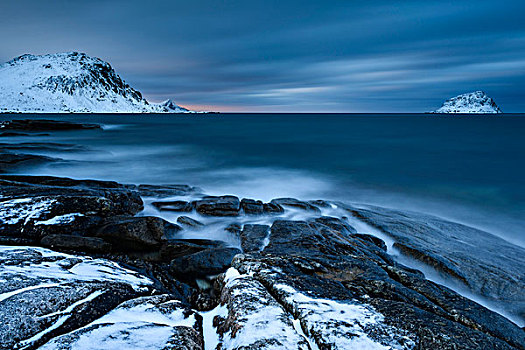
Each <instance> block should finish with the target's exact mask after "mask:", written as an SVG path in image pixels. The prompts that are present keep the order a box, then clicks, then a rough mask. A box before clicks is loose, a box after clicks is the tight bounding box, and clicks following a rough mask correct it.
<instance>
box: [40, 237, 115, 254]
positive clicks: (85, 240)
mask: <svg viewBox="0 0 525 350" xmlns="http://www.w3.org/2000/svg"><path fill="white" fill-rule="evenodd" d="M40 244H41V245H42V246H44V247H47V248H52V249H55V250H58V251H63V250H73V251H80V252H93V253H109V252H110V251H111V244H109V243H108V242H106V241H104V240H103V239H100V238H95V237H82V236H73V235H47V236H44V237H43V238H42V239H41V240H40Z"/></svg>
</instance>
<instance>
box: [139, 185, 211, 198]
mask: <svg viewBox="0 0 525 350" xmlns="http://www.w3.org/2000/svg"><path fill="white" fill-rule="evenodd" d="M137 191H138V192H139V193H140V195H141V196H144V197H158V198H163V197H173V196H189V195H191V194H196V193H199V192H201V190H200V189H199V188H197V187H191V186H188V185H139V186H137Z"/></svg>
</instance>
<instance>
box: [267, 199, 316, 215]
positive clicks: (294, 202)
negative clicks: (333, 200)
mask: <svg viewBox="0 0 525 350" xmlns="http://www.w3.org/2000/svg"><path fill="white" fill-rule="evenodd" d="M270 203H272V204H278V205H280V206H283V205H284V206H288V207H294V208H299V209H302V210H309V211H314V212H316V213H320V212H321V210H319V208H318V207H316V206H315V205H313V204H310V203H308V202H304V201H301V200H298V199H295V198H276V199H272V201H271V202H270Z"/></svg>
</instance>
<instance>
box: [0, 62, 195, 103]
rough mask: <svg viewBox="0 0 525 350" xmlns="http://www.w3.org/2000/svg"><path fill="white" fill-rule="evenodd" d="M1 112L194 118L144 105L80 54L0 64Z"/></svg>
mask: <svg viewBox="0 0 525 350" xmlns="http://www.w3.org/2000/svg"><path fill="white" fill-rule="evenodd" d="M0 112H4V113H192V111H190V110H188V109H186V108H184V107H181V106H178V105H176V104H175V103H174V102H172V101H171V100H167V101H165V102H163V103H160V104H155V103H150V102H148V101H147V100H146V99H145V98H144V97H143V96H142V94H141V93H140V92H139V91H137V90H135V89H134V88H132V87H131V86H129V85H128V84H126V82H125V81H124V80H122V79H121V78H120V76H119V75H118V74H117V73H116V72H115V70H114V69H113V68H112V67H111V65H110V64H109V63H107V62H105V61H103V60H101V59H99V58H94V57H90V56H88V55H86V54H84V53H79V52H67V53H57V54H49V55H41V56H36V55H28V54H26V55H22V56H20V57H17V58H15V59H13V60H11V61H9V62H6V63H4V64H1V65H0Z"/></svg>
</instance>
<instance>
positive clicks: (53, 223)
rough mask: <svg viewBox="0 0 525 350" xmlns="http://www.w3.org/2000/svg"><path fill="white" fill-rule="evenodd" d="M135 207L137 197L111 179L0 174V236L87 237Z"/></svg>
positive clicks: (137, 206) (138, 202) (137, 207)
mask: <svg viewBox="0 0 525 350" xmlns="http://www.w3.org/2000/svg"><path fill="white" fill-rule="evenodd" d="M140 210H142V200H141V198H140V196H139V195H138V194H137V193H136V192H134V191H131V190H129V189H128V188H127V187H125V186H124V185H120V184H117V183H113V182H105V181H91V180H72V179H67V178H56V177H47V176H19V175H3V176H0V230H1V231H2V234H3V235H4V236H11V237H17V238H21V239H29V240H31V241H33V242H39V240H40V238H42V237H43V236H46V235H51V234H65V235H75V236H90V235H94V234H95V233H96V232H97V231H98V229H99V228H100V226H101V225H102V222H103V221H104V220H105V219H106V218H108V217H113V216H122V215H134V214H136V213H137V212H139V211H140Z"/></svg>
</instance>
